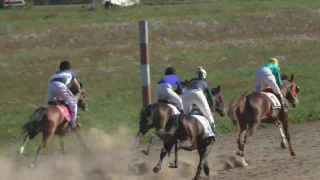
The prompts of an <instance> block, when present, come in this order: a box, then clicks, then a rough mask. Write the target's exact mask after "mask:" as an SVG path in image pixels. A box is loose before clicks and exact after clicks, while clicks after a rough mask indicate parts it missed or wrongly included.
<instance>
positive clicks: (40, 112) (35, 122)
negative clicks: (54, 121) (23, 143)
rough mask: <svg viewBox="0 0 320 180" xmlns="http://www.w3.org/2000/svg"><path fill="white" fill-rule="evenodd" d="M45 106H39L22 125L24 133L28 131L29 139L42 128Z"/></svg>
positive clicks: (45, 111)
mask: <svg viewBox="0 0 320 180" xmlns="http://www.w3.org/2000/svg"><path fill="white" fill-rule="evenodd" d="M46 113H47V108H45V107H39V108H38V109H36V110H35V111H34V113H33V114H32V115H31V116H30V118H29V120H28V121H27V122H26V123H25V124H24V125H23V129H24V133H26V132H27V133H28V135H29V139H30V140H31V139H33V138H34V137H35V136H36V135H37V134H39V133H40V132H41V130H42V125H43V123H42V122H43V121H44V120H45V119H46Z"/></svg>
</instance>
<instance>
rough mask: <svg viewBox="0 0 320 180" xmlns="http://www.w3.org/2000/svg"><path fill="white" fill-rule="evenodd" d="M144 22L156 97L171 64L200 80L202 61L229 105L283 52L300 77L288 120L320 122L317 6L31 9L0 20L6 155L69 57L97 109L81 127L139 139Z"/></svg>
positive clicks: (227, 1)
mask: <svg viewBox="0 0 320 180" xmlns="http://www.w3.org/2000/svg"><path fill="white" fill-rule="evenodd" d="M142 19H145V20H148V25H149V41H150V61H151V67H150V68H151V83H152V91H153V92H154V90H155V84H156V82H157V81H158V80H159V79H160V78H161V76H162V75H163V72H164V69H165V67H167V66H168V65H172V66H174V67H175V68H176V69H177V71H178V74H179V76H180V78H181V79H182V80H184V79H190V78H193V77H194V76H195V70H196V68H197V66H199V65H201V66H203V67H204V68H205V69H206V70H207V72H208V82H209V83H210V85H211V86H216V85H217V84H220V85H221V86H222V93H223V95H224V97H225V101H226V105H228V103H229V102H230V101H231V100H233V99H235V98H238V97H239V96H240V95H241V94H242V93H244V92H245V91H250V90H252V89H253V82H252V81H253V80H252V79H253V74H254V71H255V70H256V68H257V67H259V66H260V65H261V64H262V63H264V62H265V61H266V59H267V58H269V57H273V56H276V57H278V58H279V60H280V67H281V69H282V72H283V73H286V74H289V75H290V74H291V73H294V75H295V78H296V82H297V83H298V85H299V86H300V87H301V92H300V94H299V100H300V104H299V105H298V107H297V108H296V109H292V110H291V111H290V122H291V123H301V122H305V121H311V120H316V119H319V116H320V109H319V107H320V104H319V100H320V93H319V92H320V91H319V88H318V87H319V85H318V82H320V73H319V69H320V59H319V57H320V52H319V48H320V42H319V35H320V31H319V29H320V2H319V1H311V0H310V1H302V0H301V1H299V0H290V1H281V0H275V1H253V0H252V1H245V0H242V1H239V0H224V1H216V2H213V3H207V4H192V5H172V6H170V5H165V6H133V7H127V8H116V9H114V10H112V11H108V10H106V9H104V8H103V7H98V9H97V11H96V12H88V11H87V7H85V8H80V6H57V7H53V6H48V7H32V6H28V7H27V8H13V9H12V10H4V11H1V15H0V23H1V26H0V39H1V41H0V50H1V54H0V70H1V71H0V75H1V76H0V81H1V89H2V91H1V92H2V93H1V98H0V105H1V109H0V114H1V117H0V124H1V125H0V153H1V154H4V155H6V154H10V153H12V151H10V150H17V149H18V148H19V147H18V146H19V145H20V143H22V142H21V141H22V137H21V136H20V133H21V126H22V124H23V123H24V122H25V121H26V120H27V119H28V117H29V116H30V115H31V114H32V112H33V111H34V107H33V106H32V105H30V104H33V105H36V106H40V105H43V103H44V101H45V97H46V89H47V81H48V78H49V77H50V75H51V74H52V73H53V72H55V71H56V70H57V68H58V65H59V62H60V60H64V59H67V60H70V61H71V62H72V66H73V69H74V70H75V71H76V73H77V76H78V79H79V80H80V81H82V82H83V83H84V86H85V88H86V90H87V93H88V97H89V98H90V99H89V109H90V111H89V112H85V113H84V112H81V114H82V117H81V123H82V124H83V127H84V129H89V128H91V127H97V128H99V129H103V130H104V131H106V132H115V131H116V130H117V127H118V126H119V125H125V126H128V127H129V128H130V130H132V133H136V131H137V129H138V113H139V110H140V109H141V107H142V98H141V77H140V76H141V75H140V55H139V32H138V21H139V20H142ZM153 92H152V97H153V96H154V93H153ZM215 119H216V124H217V127H218V129H219V131H220V132H223V133H227V132H231V131H234V127H233V126H232V125H231V121H230V119H229V118H228V117H223V118H221V117H219V116H218V115H215ZM70 138H73V136H70ZM40 139H41V137H40V136H39V137H37V138H36V140H34V141H32V142H30V145H29V146H28V147H27V151H28V152H31V153H34V151H35V146H36V145H38V144H39V142H40ZM56 139H57V138H55V140H54V142H53V143H52V144H53V145H52V146H56V145H57V141H56ZM52 146H51V145H50V146H49V147H52ZM49 149H51V150H52V149H53V148H49ZM54 150H56V149H54Z"/></svg>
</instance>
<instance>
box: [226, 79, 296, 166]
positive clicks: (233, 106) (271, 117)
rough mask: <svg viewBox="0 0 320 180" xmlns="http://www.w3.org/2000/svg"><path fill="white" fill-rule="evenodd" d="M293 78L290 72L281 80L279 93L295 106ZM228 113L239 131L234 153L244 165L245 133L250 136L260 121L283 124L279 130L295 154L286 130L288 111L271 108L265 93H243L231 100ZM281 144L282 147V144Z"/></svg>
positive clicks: (293, 153) (294, 154)
mask: <svg viewBox="0 0 320 180" xmlns="http://www.w3.org/2000/svg"><path fill="white" fill-rule="evenodd" d="M293 79H294V76H293V74H292V75H291V78H290V79H289V80H283V86H282V88H281V93H282V96H283V97H286V99H287V100H288V101H289V102H290V103H291V104H292V106H293V107H294V108H295V107H296V98H295V97H294V96H293V95H292V88H293V84H294V82H293ZM228 115H229V117H230V118H231V119H232V120H233V122H234V124H236V125H237V128H238V131H239V138H238V147H239V151H236V154H237V155H239V156H240V157H241V159H242V163H243V165H244V166H247V165H248V164H247V163H246V162H245V160H244V145H245V143H246V139H247V133H249V136H251V135H252V134H253V133H254V131H255V129H256V128H257V127H258V126H259V124H260V123H270V124H278V123H280V124H281V125H282V126H283V130H284V134H283V132H282V128H281V126H280V131H281V134H282V136H285V137H286V139H287V141H288V144H289V150H290V153H291V155H292V156H296V153H295V152H294V150H293V147H292V145H291V140H290V135H289V131H288V122H289V117H288V113H287V112H284V109H283V106H282V107H281V109H280V110H279V109H272V108H271V103H270V101H269V99H268V97H267V96H266V95H265V94H263V93H260V92H251V93H247V94H245V95H243V96H242V97H241V98H240V99H238V100H233V101H231V103H230V105H229V111H228ZM283 139H284V138H283ZM281 145H282V147H283V144H281Z"/></svg>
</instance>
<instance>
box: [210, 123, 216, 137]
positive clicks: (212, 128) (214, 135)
mask: <svg viewBox="0 0 320 180" xmlns="http://www.w3.org/2000/svg"><path fill="white" fill-rule="evenodd" d="M210 126H211V130H212V133H213V140H214V141H216V140H217V135H216V129H215V128H214V123H210Z"/></svg>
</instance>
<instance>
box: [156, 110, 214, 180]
mask: <svg viewBox="0 0 320 180" xmlns="http://www.w3.org/2000/svg"><path fill="white" fill-rule="evenodd" d="M156 134H157V135H158V136H159V137H160V138H161V139H162V140H163V148H162V150H161V153H160V160H159V162H158V164H157V165H156V166H155V167H154V168H153V172H154V173H157V172H159V171H160V170H161V163H162V161H163V158H164V157H165V156H166V155H167V154H168V153H170V152H171V149H172V148H173V146H174V145H175V161H174V163H170V164H169V165H168V167H169V168H178V150H179V149H184V150H187V151H193V150H198V154H199V157H200V160H199V165H198V168H197V173H196V175H195V177H194V179H195V180H198V179H199V178H200V174H201V170H202V168H204V173H205V174H206V175H207V176H208V175H209V171H210V169H209V167H208V163H207V160H206V158H207V156H208V154H209V153H210V150H211V148H212V145H213V143H214V137H213V136H211V137H207V136H206V132H205V127H204V126H203V125H202V123H201V122H200V121H199V120H197V119H196V118H195V117H194V116H191V115H189V114H179V115H174V116H172V117H171V118H170V119H169V120H168V122H167V124H166V127H165V131H158V132H156ZM186 140H189V141H190V143H191V145H189V146H183V145H179V144H178V141H186Z"/></svg>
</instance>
